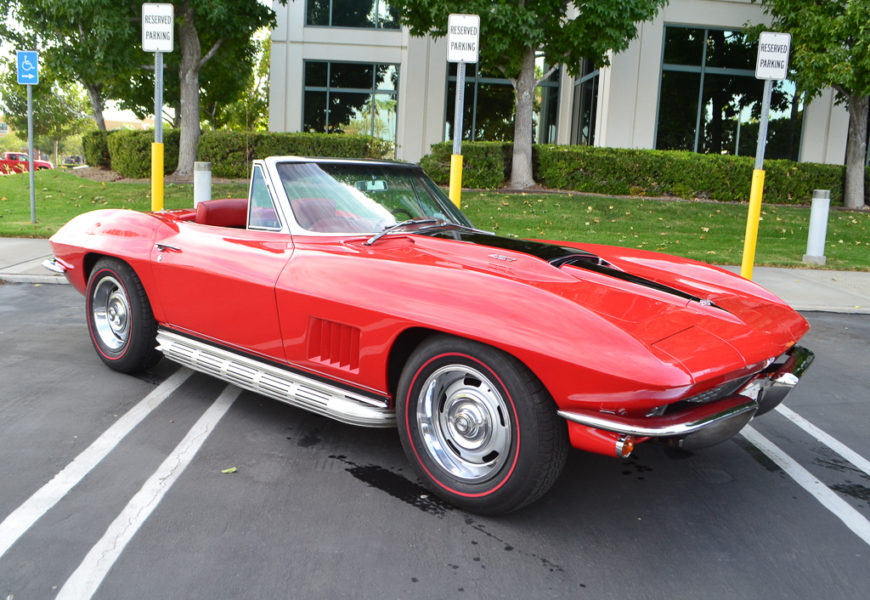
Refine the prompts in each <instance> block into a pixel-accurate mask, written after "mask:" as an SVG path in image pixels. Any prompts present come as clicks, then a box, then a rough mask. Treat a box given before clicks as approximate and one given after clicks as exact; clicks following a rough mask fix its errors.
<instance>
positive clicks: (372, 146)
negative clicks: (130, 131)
mask: <svg viewBox="0 0 870 600" xmlns="http://www.w3.org/2000/svg"><path fill="white" fill-rule="evenodd" d="M197 151H198V156H199V160H202V161H208V162H211V165H212V166H211V169H212V173H213V174H214V175H215V176H216V177H233V178H246V177H247V176H248V173H249V171H250V162H251V161H252V160H255V159H258V158H266V157H267V156H288V155H289V156H294V155H295V156H331V157H341V158H384V157H386V156H391V155H392V153H393V145H392V144H391V143H390V142H387V141H384V140H381V139H378V138H375V137H371V136H367V135H343V134H326V133H246V132H240V131H206V132H203V134H202V135H201V136H200V138H199V146H198V148H197Z"/></svg>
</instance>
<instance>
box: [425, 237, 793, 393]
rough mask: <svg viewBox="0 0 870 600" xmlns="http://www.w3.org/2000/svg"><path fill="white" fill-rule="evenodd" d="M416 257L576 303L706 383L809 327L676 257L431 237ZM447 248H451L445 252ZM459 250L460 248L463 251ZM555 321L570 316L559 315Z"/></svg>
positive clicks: (765, 297)
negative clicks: (518, 283) (421, 254)
mask: <svg viewBox="0 0 870 600" xmlns="http://www.w3.org/2000/svg"><path fill="white" fill-rule="evenodd" d="M414 237H415V238H418V239H419V238H421V237H428V238H430V239H431V242H430V243H425V242H423V243H417V247H418V249H420V250H421V251H425V252H427V253H433V254H437V255H439V257H440V258H442V259H448V260H449V261H450V262H452V263H454V264H455V263H456V262H459V263H462V264H463V266H464V267H465V268H472V269H478V270H483V271H487V272H489V273H490V274H496V275H499V276H501V277H506V278H511V279H514V280H518V281H522V282H523V283H526V284H529V285H533V286H535V287H537V288H540V289H542V290H546V291H547V292H549V293H550V294H554V295H557V296H560V297H562V298H564V299H567V300H570V301H571V302H572V303H574V304H576V305H578V306H580V307H583V308H584V309H585V310H586V311H589V312H592V313H594V314H596V315H598V316H599V317H600V318H601V319H603V320H606V321H607V322H608V323H610V324H611V325H614V326H616V327H618V328H619V329H621V330H622V331H624V332H625V333H626V334H628V335H630V336H631V337H633V338H635V339H636V340H638V341H640V342H642V343H643V344H644V345H646V346H648V347H649V348H650V349H651V350H652V351H653V352H654V353H655V354H656V355H657V356H659V357H660V358H661V359H662V360H665V361H666V362H669V363H672V364H679V365H681V366H682V367H684V368H685V369H686V370H687V371H688V372H690V373H692V374H693V376H694V378H696V380H697V379H702V378H705V377H706V376H709V375H712V374H713V373H710V372H706V371H707V370H708V369H709V368H710V367H709V365H715V368H716V370H717V371H720V372H721V371H723V370H739V369H740V368H743V367H755V366H757V364H758V363H760V362H763V361H765V360H767V359H769V358H770V357H772V356H776V355H778V354H780V353H781V352H783V351H784V350H785V349H787V348H788V347H790V346H791V345H792V344H794V342H796V341H797V340H798V339H799V338H800V337H801V336H802V335H803V334H804V333H805V332H806V331H807V329H808V328H809V325H808V324H807V322H806V320H805V319H804V318H803V317H801V316H800V315H799V314H798V313H796V312H795V311H794V310H793V309H791V308H790V307H789V306H788V305H787V304H786V303H785V302H783V301H782V300H780V299H779V298H777V297H776V296H775V295H773V294H771V293H770V292H768V291H767V290H765V289H764V288H762V287H760V286H758V285H756V284H754V283H752V282H751V281H748V280H746V279H744V278H742V277H740V276H738V275H735V274H734V273H731V272H729V271H726V270H724V269H720V268H718V267H714V266H711V265H707V264H704V263H700V262H697V261H692V260H688V259H684V258H680V257H676V256H669V255H665V254H659V253H655V252H649V251H643V250H633V249H627V248H621V247H614V246H603V245H594V244H573V243H564V242H545V241H535V240H520V239H511V238H505V237H500V236H494V235H489V234H485V233H473V232H464V231H463V232H456V231H447V232H434V233H431V234H428V235H421V236H416V235H415V236H414ZM441 240H445V241H447V240H450V241H452V242H453V243H449V242H448V243H439V242H440V241H441ZM456 242H459V243H456ZM552 317H553V318H556V319H565V318H570V315H565V314H563V315H552Z"/></svg>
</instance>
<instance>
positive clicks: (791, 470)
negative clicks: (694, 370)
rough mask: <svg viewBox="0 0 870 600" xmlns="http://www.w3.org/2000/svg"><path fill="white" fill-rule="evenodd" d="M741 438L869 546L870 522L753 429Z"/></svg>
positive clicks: (747, 430) (748, 427)
mask: <svg viewBox="0 0 870 600" xmlns="http://www.w3.org/2000/svg"><path fill="white" fill-rule="evenodd" d="M740 435H742V436H743V437H744V438H746V439H747V440H748V441H749V442H750V443H751V444H752V445H753V446H755V447H756V448H758V449H759V450H761V451H762V452H763V453H764V454H765V455H767V457H768V458H770V460H772V461H773V462H775V463H776V464H777V465H778V466H779V467H780V468H781V469H782V470H783V471H785V472H786V474H788V476H789V477H791V478H792V479H794V480H795V482H797V484H798V485H800V486H801V487H802V488H804V489H805V490H806V491H808V492H809V493H810V494H812V495H813V496H814V497H815V499H816V500H818V501H819V502H820V503H821V504H822V506H824V507H825V508H827V509H828V510H829V511H831V512H832V513H833V514H834V516H835V517H837V518H838V519H840V520H841V521H842V522H843V524H844V525H846V527H848V528H849V529H851V530H852V532H853V533H854V534H855V535H857V536H858V537H859V538H861V539H862V540H864V543H866V544H868V545H870V521H868V520H867V519H865V518H864V516H863V515H861V513H859V512H858V511H857V510H855V509H854V508H852V506H851V505H850V504H849V503H848V502H846V501H845V500H843V499H842V498H840V496H838V495H837V494H836V492H834V491H833V490H831V489H830V488H828V487H827V486H826V485H825V484H823V483H822V482H821V481H819V480H818V479H816V478H815V477H814V476H813V474H812V473H810V472H809V471H807V470H806V469H804V468H803V467H802V466H800V465H799V464H798V463H797V462H796V461H795V460H794V459H793V458H791V457H790V456H789V455H787V454H786V453H785V452H783V451H782V450H781V449H780V448H779V447H778V446H777V445H776V444H774V443H773V442H771V441H770V440H768V439H767V438H766V437H764V436H763V435H761V434H760V433H758V432H757V431H756V430H755V429H753V428H752V427H750V426H748V425H747V426H746V427H744V428H743V430H742V431H741V432H740Z"/></svg>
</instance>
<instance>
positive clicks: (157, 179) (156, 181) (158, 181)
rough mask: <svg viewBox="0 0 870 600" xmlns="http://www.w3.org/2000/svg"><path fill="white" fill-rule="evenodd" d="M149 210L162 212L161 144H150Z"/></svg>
mask: <svg viewBox="0 0 870 600" xmlns="http://www.w3.org/2000/svg"><path fill="white" fill-rule="evenodd" d="M151 210H152V211H153V212H158V211H161V210H163V144H161V143H158V142H152V143H151Z"/></svg>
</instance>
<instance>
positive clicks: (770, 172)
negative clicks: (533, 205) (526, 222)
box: [420, 142, 870, 205]
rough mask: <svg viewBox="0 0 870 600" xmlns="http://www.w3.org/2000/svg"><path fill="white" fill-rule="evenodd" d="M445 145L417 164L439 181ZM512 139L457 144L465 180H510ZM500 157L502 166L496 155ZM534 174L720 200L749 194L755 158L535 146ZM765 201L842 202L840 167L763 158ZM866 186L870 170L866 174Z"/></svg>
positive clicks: (444, 176) (614, 189)
mask: <svg viewBox="0 0 870 600" xmlns="http://www.w3.org/2000/svg"><path fill="white" fill-rule="evenodd" d="M451 152H452V147H451V145H450V144H449V143H440V144H434V145H433V146H432V152H431V153H430V154H428V155H427V156H424V157H423V159H422V160H421V161H420V164H421V165H422V166H423V168H424V169H425V170H426V172H427V173H428V174H429V176H430V177H432V178H433V179H434V180H435V181H436V182H438V183H440V184H442V185H446V184H447V183H448V182H449V172H450V154H451ZM511 152H512V145H511V144H510V143H509V142H465V143H463V145H462V153H463V163H464V165H463V170H462V185H463V187H469V188H481V189H494V188H498V187H501V186H503V185H504V184H505V182H506V181H508V180H509V178H510V164H511ZM499 156H501V160H502V164H501V166H500V167H499V165H498V164H497V163H498V160H499ZM532 160H533V176H534V178H535V181H536V182H538V183H539V184H541V185H543V186H545V187H548V188H554V189H563V190H573V191H580V192H591V193H599V194H613V195H634V196H675V197H679V198H710V199H714V200H721V201H745V200H748V199H749V189H750V186H751V183H752V171H753V168H754V158H752V157H748V156H730V155H719V154H697V153H695V152H688V151H673V150H634V149H624V148H598V147H593V146H554V145H535V146H533V147H532ZM764 169H765V180H764V199H765V200H766V201H768V202H775V203H782V204H806V203H808V202H809V201H810V199H811V198H812V194H813V190H815V189H827V190H830V191H831V202H832V204H835V205H836V204H842V203H843V180H844V176H845V172H846V169H845V167H844V166H842V165H823V164H817V163H798V162H794V161H790V160H766V161H765V162H764ZM866 177H867V179H866V180H865V181H866V189H867V190H868V191H870V169H868V170H867V173H866Z"/></svg>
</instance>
